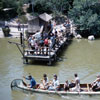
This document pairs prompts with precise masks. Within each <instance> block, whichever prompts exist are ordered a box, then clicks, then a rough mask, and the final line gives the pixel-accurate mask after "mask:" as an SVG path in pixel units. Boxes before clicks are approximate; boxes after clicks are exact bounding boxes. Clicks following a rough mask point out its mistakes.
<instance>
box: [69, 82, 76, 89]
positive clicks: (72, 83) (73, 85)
mask: <svg viewBox="0 0 100 100" xmlns="http://www.w3.org/2000/svg"><path fill="white" fill-rule="evenodd" d="M73 87H75V82H74V80H71V82H70V84H69V88H73Z"/></svg>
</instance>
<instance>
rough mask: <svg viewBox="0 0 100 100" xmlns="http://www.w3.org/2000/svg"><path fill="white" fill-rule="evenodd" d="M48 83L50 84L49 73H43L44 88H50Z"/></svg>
mask: <svg viewBox="0 0 100 100" xmlns="http://www.w3.org/2000/svg"><path fill="white" fill-rule="evenodd" d="M48 84H49V80H48V77H47V74H44V75H43V86H44V89H48Z"/></svg>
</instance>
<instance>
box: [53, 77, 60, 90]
mask: <svg viewBox="0 0 100 100" xmlns="http://www.w3.org/2000/svg"><path fill="white" fill-rule="evenodd" d="M53 85H54V88H55V89H56V88H57V87H58V86H59V80H55V79H53Z"/></svg>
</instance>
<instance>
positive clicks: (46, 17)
mask: <svg viewBox="0 0 100 100" xmlns="http://www.w3.org/2000/svg"><path fill="white" fill-rule="evenodd" d="M39 18H40V19H42V20H44V21H46V22H48V21H49V20H51V19H52V16H50V15H48V14H47V13H43V14H41V15H39Z"/></svg>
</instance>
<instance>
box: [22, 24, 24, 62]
mask: <svg viewBox="0 0 100 100" xmlns="http://www.w3.org/2000/svg"><path fill="white" fill-rule="evenodd" d="M22 33H23V35H22V44H23V62H24V59H25V58H24V55H25V50H24V49H25V44H24V24H23V32H22Z"/></svg>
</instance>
